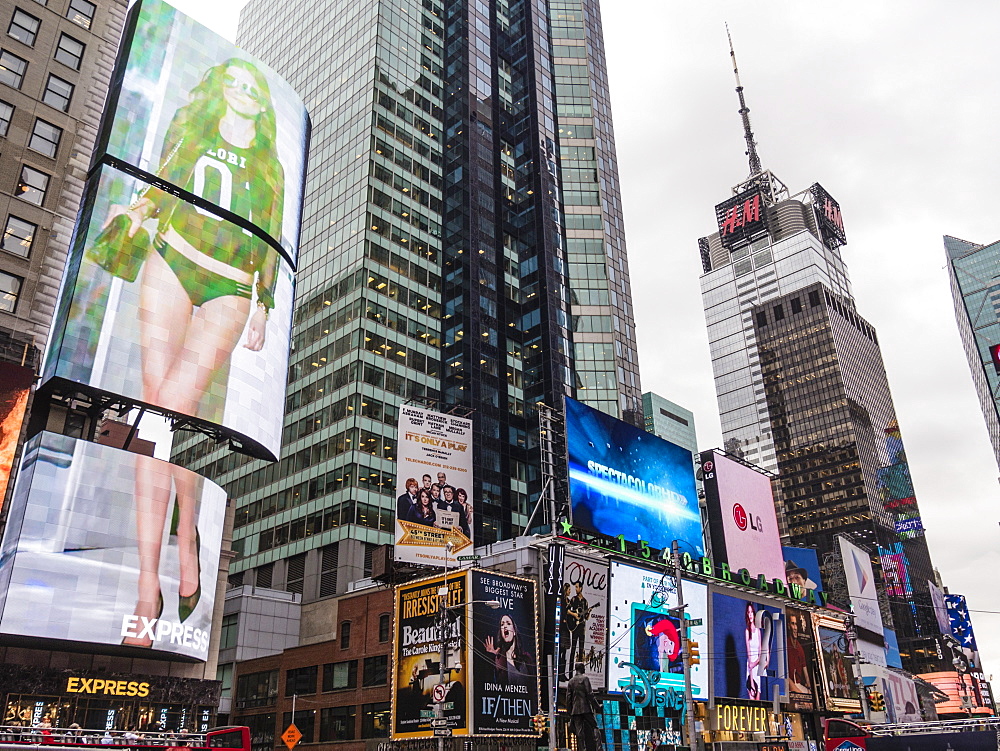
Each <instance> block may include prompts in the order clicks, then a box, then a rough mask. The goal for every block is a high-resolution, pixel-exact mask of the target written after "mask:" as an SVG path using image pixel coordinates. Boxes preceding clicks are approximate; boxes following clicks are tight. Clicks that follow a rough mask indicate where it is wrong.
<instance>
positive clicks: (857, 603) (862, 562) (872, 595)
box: [839, 537, 885, 635]
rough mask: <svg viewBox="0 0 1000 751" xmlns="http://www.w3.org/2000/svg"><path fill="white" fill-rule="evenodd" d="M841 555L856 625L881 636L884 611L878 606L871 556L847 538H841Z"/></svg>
mask: <svg viewBox="0 0 1000 751" xmlns="http://www.w3.org/2000/svg"><path fill="white" fill-rule="evenodd" d="M839 540H840V554H841V557H842V558H843V560H844V573H845V574H846V575H847V592H848V594H849V595H850V596H851V610H853V611H854V623H855V625H857V626H858V627H860V628H865V629H868V630H869V631H874V632H875V633H876V634H879V635H881V634H882V631H883V630H884V629H885V626H883V625H882V611H881V610H879V605H878V589H876V587H875V572H874V571H873V570H872V559H871V556H870V555H869V554H868V553H867V552H865V551H864V550H862V549H861V548H859V547H858V546H857V545H855V544H854V543H852V542H851V541H850V540H848V539H847V538H846V537H840V538H839Z"/></svg>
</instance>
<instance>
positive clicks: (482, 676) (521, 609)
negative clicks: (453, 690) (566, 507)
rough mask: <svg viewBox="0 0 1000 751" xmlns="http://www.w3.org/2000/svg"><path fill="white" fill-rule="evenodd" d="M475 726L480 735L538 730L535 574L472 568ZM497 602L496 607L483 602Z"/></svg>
mask: <svg viewBox="0 0 1000 751" xmlns="http://www.w3.org/2000/svg"><path fill="white" fill-rule="evenodd" d="M469 576H470V578H471V580H472V603H473V604H472V606H471V607H472V623H471V626H472V642H471V643H472V669H473V679H474V680H473V681H472V686H473V691H472V705H471V706H472V716H471V719H472V727H473V732H474V733H475V734H476V735H537V732H536V731H535V729H534V726H533V723H532V720H531V718H532V717H533V716H534V715H535V714H537V713H538V712H540V706H541V705H540V694H539V671H538V642H537V634H538V628H537V609H536V605H535V603H536V597H535V582H534V580H533V579H523V578H521V577H516V576H509V575H507V574H500V573H496V572H493V571H481V570H473V571H471V572H469ZM493 602H496V603H498V604H499V607H498V608H495V609H494V608H491V607H489V606H488V605H486V604H485V603H493Z"/></svg>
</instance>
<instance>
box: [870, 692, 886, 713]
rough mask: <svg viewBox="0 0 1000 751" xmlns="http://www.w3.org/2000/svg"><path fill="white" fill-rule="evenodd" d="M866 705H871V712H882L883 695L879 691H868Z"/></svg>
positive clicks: (883, 705) (883, 707)
mask: <svg viewBox="0 0 1000 751" xmlns="http://www.w3.org/2000/svg"><path fill="white" fill-rule="evenodd" d="M868 705H869V706H870V707H871V710H872V712H884V711H885V696H883V695H882V693H881V692H880V691H870V692H868Z"/></svg>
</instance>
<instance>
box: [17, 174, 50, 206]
mask: <svg viewBox="0 0 1000 751" xmlns="http://www.w3.org/2000/svg"><path fill="white" fill-rule="evenodd" d="M48 189H49V176H48V175H46V174H45V173H44V172H39V171H38V170H36V169H35V168H34V167H29V166H28V165H27V164H25V165H23V166H22V167H21V179H20V180H19V181H18V183H17V187H16V188H15V189H14V195H15V196H17V197H18V198H20V199H21V200H22V201H27V202H28V203H33V204H35V205H36V206H41V205H42V203H43V202H44V201H45V191H47V190H48Z"/></svg>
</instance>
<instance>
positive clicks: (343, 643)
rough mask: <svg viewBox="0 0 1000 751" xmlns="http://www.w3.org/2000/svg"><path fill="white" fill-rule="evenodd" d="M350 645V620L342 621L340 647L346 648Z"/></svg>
mask: <svg viewBox="0 0 1000 751" xmlns="http://www.w3.org/2000/svg"><path fill="white" fill-rule="evenodd" d="M350 646H351V622H350V621H344V622H343V623H341V624H340V648H341V649H347V648H348V647H350Z"/></svg>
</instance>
